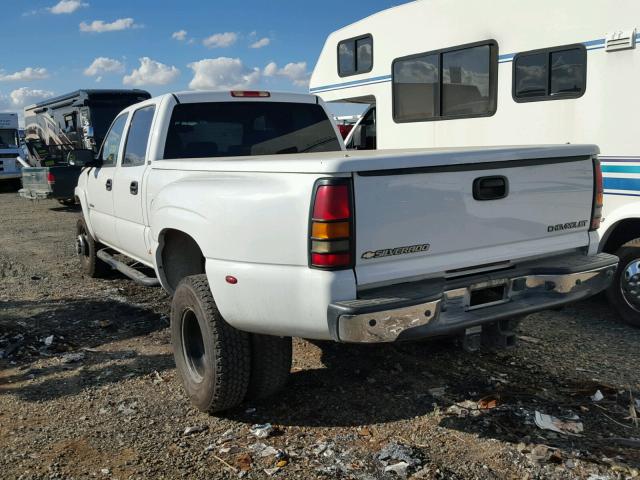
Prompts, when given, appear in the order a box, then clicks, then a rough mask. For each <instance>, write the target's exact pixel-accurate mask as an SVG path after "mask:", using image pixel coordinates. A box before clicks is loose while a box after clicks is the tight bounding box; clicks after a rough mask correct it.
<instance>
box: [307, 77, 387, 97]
mask: <svg viewBox="0 0 640 480" xmlns="http://www.w3.org/2000/svg"><path fill="white" fill-rule="evenodd" d="M389 80H391V75H381V76H379V77H371V78H363V79H362V80H352V81H350V82H343V83H334V84H332V85H323V86H321V87H315V88H310V89H309V92H310V93H314V92H319V91H321V90H338V89H340V88H347V87H355V86H358V85H366V84H369V83H380V82H388V81H389Z"/></svg>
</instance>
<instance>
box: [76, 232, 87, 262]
mask: <svg viewBox="0 0 640 480" xmlns="http://www.w3.org/2000/svg"><path fill="white" fill-rule="evenodd" d="M76 253H77V254H78V255H79V256H84V257H86V256H87V236H86V235H84V234H83V233H81V234H79V235H78V236H77V237H76Z"/></svg>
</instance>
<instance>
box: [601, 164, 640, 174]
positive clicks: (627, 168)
mask: <svg viewBox="0 0 640 480" xmlns="http://www.w3.org/2000/svg"><path fill="white" fill-rule="evenodd" d="M602 171H603V172H605V173H640V165H602Z"/></svg>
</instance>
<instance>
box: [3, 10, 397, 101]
mask: <svg viewBox="0 0 640 480" xmlns="http://www.w3.org/2000/svg"><path fill="white" fill-rule="evenodd" d="M401 3H406V1H403V0H396V1H393V0H324V1H323V2H322V8H313V7H314V5H315V6H317V5H319V4H313V3H311V2H308V1H306V0H236V1H230V0H199V1H197V0H180V1H177V0H108V1H107V0H48V1H47V0H30V1H27V0H15V1H13V2H10V1H8V0H4V1H3V2H2V4H3V7H2V11H3V12H2V13H3V15H2V28H1V29H0V32H1V33H0V38H1V39H2V43H3V44H4V47H3V48H2V52H3V54H2V55H1V56H0V111H13V112H22V110H23V108H24V106H25V105H29V104H32V103H34V102H37V101H39V100H42V99H44V98H47V97H50V96H53V95H61V94H64V93H67V92H71V91H73V90H77V89H79V88H142V89H145V90H147V91H149V92H151V94H152V95H159V94H162V93H166V92H172V91H181V90H189V89H193V90H229V89H241V88H252V89H268V90H277V91H295V92H305V91H307V89H308V81H309V75H310V74H311V71H312V70H313V66H314V64H315V62H316V60H317V58H318V55H319V54H320V50H321V48H322V45H323V44H324V40H325V38H326V37H327V35H328V34H329V33H330V32H332V31H334V30H336V29H338V28H341V27H343V26H345V25H347V24H349V23H352V22H354V21H356V20H359V19H361V18H363V17H366V16H367V15H370V14H372V13H375V12H377V11H380V10H383V9H385V8H389V7H392V6H394V5H398V4H401Z"/></svg>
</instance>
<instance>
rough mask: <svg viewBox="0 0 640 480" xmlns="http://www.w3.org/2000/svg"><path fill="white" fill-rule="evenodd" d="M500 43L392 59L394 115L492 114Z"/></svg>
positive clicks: (406, 118)
mask: <svg viewBox="0 0 640 480" xmlns="http://www.w3.org/2000/svg"><path fill="white" fill-rule="evenodd" d="M497 72H498V46H497V44H496V43H495V42H494V41H491V40H489V41H485V42H479V43H476V44H471V45H462V46H459V47H453V48H447V49H444V50H438V51H435V52H427V53H421V54H418V55H411V56H409V57H403V58H398V59H396V60H395V61H394V62H393V68H392V75H393V87H392V88H393V119H394V120H395V121H396V122H420V121H427V120H441V119H442V120H444V119H450V118H468V117H484V116H490V115H493V114H494V113H495V112H496V105H497V101H496V98H497V95H496V89H497Z"/></svg>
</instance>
